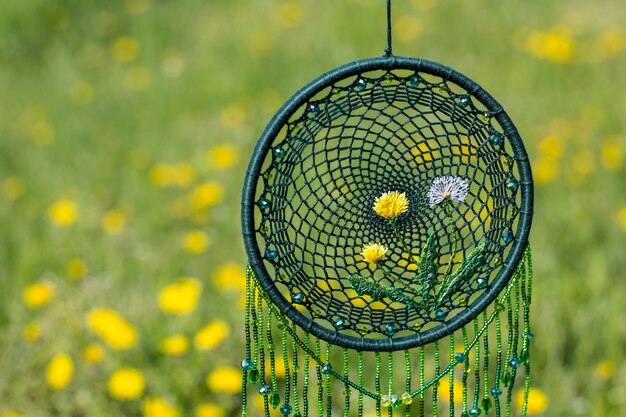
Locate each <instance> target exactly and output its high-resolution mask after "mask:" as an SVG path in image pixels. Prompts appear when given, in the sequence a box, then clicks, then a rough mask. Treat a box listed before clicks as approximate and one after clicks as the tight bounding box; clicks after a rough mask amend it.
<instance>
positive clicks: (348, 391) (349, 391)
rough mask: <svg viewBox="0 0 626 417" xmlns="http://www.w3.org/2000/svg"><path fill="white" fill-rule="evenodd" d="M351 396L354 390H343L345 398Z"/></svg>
mask: <svg viewBox="0 0 626 417" xmlns="http://www.w3.org/2000/svg"><path fill="white" fill-rule="evenodd" d="M351 395H352V390H351V389H350V388H346V389H345V390H343V396H344V397H349V396H351Z"/></svg>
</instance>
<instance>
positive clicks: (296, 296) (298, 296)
mask: <svg viewBox="0 0 626 417" xmlns="http://www.w3.org/2000/svg"><path fill="white" fill-rule="evenodd" d="M303 301H304V294H302V293H301V292H299V291H298V292H296V293H293V294H292V295H291V302H292V303H294V304H302V302H303Z"/></svg>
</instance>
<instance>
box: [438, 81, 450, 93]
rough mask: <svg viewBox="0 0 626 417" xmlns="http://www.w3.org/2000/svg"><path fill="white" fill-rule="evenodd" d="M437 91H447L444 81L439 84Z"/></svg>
mask: <svg viewBox="0 0 626 417" xmlns="http://www.w3.org/2000/svg"><path fill="white" fill-rule="evenodd" d="M439 92H440V93H447V92H448V86H447V85H446V84H445V83H441V84H439Z"/></svg>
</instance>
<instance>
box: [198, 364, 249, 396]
mask: <svg viewBox="0 0 626 417" xmlns="http://www.w3.org/2000/svg"><path fill="white" fill-rule="evenodd" d="M206 385H207V387H209V389H210V390H211V391H213V392H217V393H224V394H237V393H239V392H241V370H239V369H235V368H232V367H224V368H216V369H214V370H213V371H212V372H211V373H210V374H209V375H208V376H207V378H206Z"/></svg>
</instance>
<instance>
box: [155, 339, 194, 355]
mask: <svg viewBox="0 0 626 417" xmlns="http://www.w3.org/2000/svg"><path fill="white" fill-rule="evenodd" d="M188 350H189V340H188V339H187V337H186V336H183V335H180V334H179V335H175V336H170V337H168V338H166V339H164V340H163V341H162V342H161V352H162V353H163V354H164V355H168V356H182V355H184V354H185V353H187V351H188Z"/></svg>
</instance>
